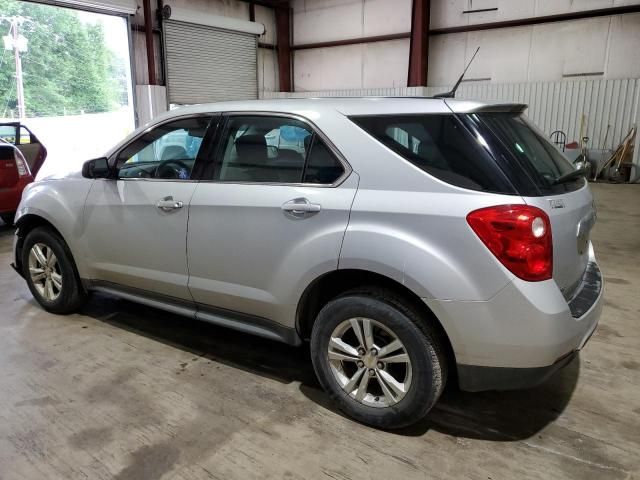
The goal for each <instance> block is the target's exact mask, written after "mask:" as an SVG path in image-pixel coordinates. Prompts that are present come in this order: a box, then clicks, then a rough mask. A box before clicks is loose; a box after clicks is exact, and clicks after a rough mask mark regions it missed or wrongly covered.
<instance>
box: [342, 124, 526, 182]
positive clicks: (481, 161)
mask: <svg viewBox="0 0 640 480" xmlns="http://www.w3.org/2000/svg"><path fill="white" fill-rule="evenodd" d="M351 120H352V121H353V122H354V123H356V124H357V125H358V126H359V127H360V128H362V129H363V130H365V131H366V132H367V133H369V134H370V135H372V136H373V137H374V138H375V139H376V140H378V141H380V142H381V143H382V144H384V145H386V146H387V147H388V148H390V149H391V150H393V151H394V152H395V153H397V154H398V155H400V156H401V157H403V158H404V159H405V160H407V161H409V162H411V163H412V164H413V165H415V166H416V167H418V168H420V169H421V170H423V171H425V172H427V173H428V174H430V175H433V176H434V177H436V178H438V179H440V180H442V181H444V182H447V183H449V184H452V185H455V186H458V187H462V188H467V189H470V190H480V191H486V192H496V193H504V194H514V193H515V192H514V189H513V187H512V185H511V184H510V183H509V182H508V180H507V179H506V177H505V176H504V174H503V173H502V171H501V170H500V169H499V167H498V166H497V165H496V164H495V162H494V161H493V159H492V158H491V157H490V156H489V154H488V153H487V152H486V151H485V150H484V149H483V147H482V146H481V145H480V143H479V142H478V141H477V140H476V139H475V138H474V137H473V136H472V135H471V134H470V133H469V131H468V130H467V129H466V128H465V127H464V126H463V125H462V124H461V123H460V121H459V120H458V119H457V118H456V117H455V116H454V115H450V114H444V115H443V114H419V115H373V116H372V115H367V116H357V117H351Z"/></svg>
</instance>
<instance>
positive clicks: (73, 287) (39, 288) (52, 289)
mask: <svg viewBox="0 0 640 480" xmlns="http://www.w3.org/2000/svg"><path fill="white" fill-rule="evenodd" d="M22 271H23V274H24V277H25V278H26V280H27V285H28V286H29V290H31V294H32V295H33V296H34V298H35V299H36V300H37V301H38V303H39V304H40V305H41V306H42V307H43V308H44V309H45V310H47V311H49V312H52V313H60V314H64V313H71V312H73V311H75V310H77V309H78V308H79V307H80V306H81V305H82V303H83V301H84V299H85V292H84V290H83V288H82V285H81V284H80V281H79V279H78V276H77V274H76V270H75V265H74V263H73V257H72V256H71V252H70V251H69V248H68V247H67V245H66V243H65V242H64V240H62V239H61V238H60V237H59V236H58V235H57V234H55V233H54V232H52V231H51V230H49V229H47V228H43V227H40V228H36V229H34V230H32V231H31V232H29V233H28V234H27V237H26V238H25V241H24V245H23V248H22Z"/></svg>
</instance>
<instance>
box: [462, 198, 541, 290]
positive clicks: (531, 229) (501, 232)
mask: <svg viewBox="0 0 640 480" xmlns="http://www.w3.org/2000/svg"><path fill="white" fill-rule="evenodd" d="M467 222H469V225H470V226H471V228H472V229H473V231H474V232H475V233H476V235H478V237H480V240H482V242H483V243H484V244H485V245H486V246H487V248H488V249H489V250H491V253H493V254H494V255H495V256H496V257H497V258H498V260H500V262H502V264H503V265H504V266H505V267H507V268H508V269H509V270H510V271H511V272H512V273H513V274H514V275H516V276H517V277H519V278H521V279H523V280H528V281H530V282H537V281H541V280H549V279H550V278H551V275H552V272H553V245H552V242H551V223H550V222H549V217H548V216H547V214H546V213H545V212H544V211H542V210H540V209H539V208H536V207H531V206H528V205H498V206H495V207H488V208H482V209H480V210H475V211H473V212H471V213H470V214H469V215H467Z"/></svg>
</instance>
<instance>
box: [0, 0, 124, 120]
mask: <svg viewBox="0 0 640 480" xmlns="http://www.w3.org/2000/svg"><path fill="white" fill-rule="evenodd" d="M0 16H4V17H13V16H20V17H23V18H25V19H26V21H24V22H23V23H22V25H21V27H20V33H21V34H22V35H24V36H25V37H26V38H27V40H28V41H29V48H28V51H27V52H26V53H23V54H22V55H21V58H22V70H23V77H24V91H25V104H26V111H27V116H29V117H34V116H53V115H64V114H78V113H80V112H85V113H95V112H106V111H109V110H113V109H115V108H117V107H118V106H119V105H120V104H121V98H122V95H121V85H120V84H119V82H118V79H119V78H121V77H122V76H123V74H122V73H120V72H119V70H120V69H122V68H124V63H123V62H118V61H117V59H116V57H115V55H114V54H113V53H112V52H111V51H110V50H109V49H108V48H107V47H106V46H105V41H104V31H103V28H102V25H100V24H95V25H92V24H85V23H82V22H81V21H80V20H79V18H78V15H77V14H76V12H74V11H72V10H68V9H64V8H59V7H52V6H48V5H38V4H33V3H27V2H18V1H15V0H0ZM8 32H9V23H8V22H6V21H3V22H0V36H4V35H7V34H8ZM16 103H17V99H16V88H15V59H14V56H13V51H11V50H9V51H7V50H3V51H2V52H0V116H3V115H7V114H8V112H9V109H11V108H14V107H15V105H16Z"/></svg>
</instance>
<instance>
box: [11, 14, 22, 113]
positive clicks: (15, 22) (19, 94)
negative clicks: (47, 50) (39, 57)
mask: <svg viewBox="0 0 640 480" xmlns="http://www.w3.org/2000/svg"><path fill="white" fill-rule="evenodd" d="M12 23H13V25H12V27H13V56H14V57H15V59H16V96H17V97H18V118H21V119H22V118H24V117H25V108H24V83H23V81H22V60H21V59H20V50H19V48H18V46H19V44H20V42H19V37H18V19H17V18H14V19H13V22H12Z"/></svg>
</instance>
